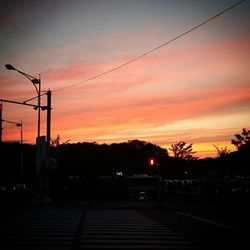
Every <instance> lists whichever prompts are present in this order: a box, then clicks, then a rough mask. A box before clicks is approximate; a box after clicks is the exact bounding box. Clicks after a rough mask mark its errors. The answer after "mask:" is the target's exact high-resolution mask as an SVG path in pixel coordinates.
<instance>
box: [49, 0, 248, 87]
mask: <svg viewBox="0 0 250 250" xmlns="http://www.w3.org/2000/svg"><path fill="white" fill-rule="evenodd" d="M245 1H246V0H241V1H239V2H237V3H235V4H233V5H231V6H230V7H228V8H226V9H224V10H223V11H221V12H219V13H218V14H216V15H214V16H213V17H211V18H209V19H207V20H205V21H203V22H202V23H200V24H198V25H196V26H194V27H192V28H191V29H189V30H187V31H185V32H183V33H181V34H180V35H178V36H176V37H174V38H172V39H170V40H169V41H167V42H165V43H163V44H161V45H159V46H157V47H155V48H153V49H151V50H149V51H147V52H145V53H144V54H142V55H139V56H137V57H135V58H134V59H131V60H129V61H127V62H125V63H123V64H121V65H119V66H117V67H114V68H112V69H110V70H107V71H105V72H103V73H100V74H98V75H95V76H92V77H90V78H88V79H86V80H83V81H81V82H78V83H74V84H71V85H68V86H65V87H62V88H58V89H55V90H54V91H53V92H56V91H61V90H64V89H68V88H72V87H74V86H77V85H80V84H83V83H86V82H89V81H92V80H94V79H96V78H99V77H101V76H104V75H107V74H109V73H111V72H113V71H115V70H118V69H120V68H122V67H125V66H127V65H128V64H130V63H133V62H135V61H137V60H139V59H141V58H142V57H144V56H147V55H149V54H151V53H153V52H154V51H156V50H159V49H160V48H162V47H164V46H166V45H168V44H170V43H172V42H174V41H176V40H177V39H179V38H181V37H183V36H185V35H187V34H189V33H191V32H192V31H194V30H196V29H198V28H200V27H201V26H203V25H205V24H207V23H208V22H210V21H212V20H213V19H215V18H217V17H219V16H221V15H223V14H224V13H226V12H227V11H229V10H231V9H233V8H234V7H236V6H238V5H240V4H241V3H243V2H245Z"/></svg>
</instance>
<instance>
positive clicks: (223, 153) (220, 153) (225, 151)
mask: <svg viewBox="0 0 250 250" xmlns="http://www.w3.org/2000/svg"><path fill="white" fill-rule="evenodd" d="M213 146H214V147H215V148H216V150H217V158H221V157H225V156H226V155H228V154H229V153H230V152H231V151H230V149H228V148H227V146H226V147H224V148H218V147H217V146H215V145H213Z"/></svg>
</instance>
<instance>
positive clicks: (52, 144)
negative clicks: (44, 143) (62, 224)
mask: <svg viewBox="0 0 250 250" xmlns="http://www.w3.org/2000/svg"><path fill="white" fill-rule="evenodd" d="M50 140H51V146H53V147H58V146H59V144H60V135H57V137H56V138H55V139H50Z"/></svg>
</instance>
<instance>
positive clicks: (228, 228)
mask: <svg viewBox="0 0 250 250" xmlns="http://www.w3.org/2000/svg"><path fill="white" fill-rule="evenodd" d="M175 213H176V214H180V215H184V216H186V217H190V218H192V219H195V220H199V221H202V222H206V223H209V224H212V225H216V226H219V227H222V228H225V229H227V230H232V231H236V232H239V233H249V232H247V231H245V230H243V229H239V228H237V227H233V226H229V225H226V224H223V223H220V222H216V221H213V220H208V219H205V218H202V217H199V216H196V215H192V214H188V213H184V212H175Z"/></svg>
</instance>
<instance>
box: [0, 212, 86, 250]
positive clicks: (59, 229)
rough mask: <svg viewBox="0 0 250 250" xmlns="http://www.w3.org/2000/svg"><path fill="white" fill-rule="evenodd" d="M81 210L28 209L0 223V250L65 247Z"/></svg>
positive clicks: (70, 242) (58, 248)
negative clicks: (28, 210) (20, 214)
mask: <svg viewBox="0 0 250 250" xmlns="http://www.w3.org/2000/svg"><path fill="white" fill-rule="evenodd" d="M81 216H82V210H80V209H74V210H72V211H71V210H65V211H64V210H63V209H62V210H58V209H47V210H37V211H31V212H27V213H25V214H23V215H22V216H19V217H16V218H15V219H14V218H13V219H9V220H7V221H5V222H4V223H1V225H0V249H1V250H9V249H16V250H24V249H25V250H31V249H32V250H34V249H35V250H40V249H41V250H45V249H46V250H50V249H51V250H52V249H53V250H66V249H67V250H69V249H71V247H72V242H73V240H74V236H75V232H76V229H77V226H78V223H79V220H80V218H81Z"/></svg>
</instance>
